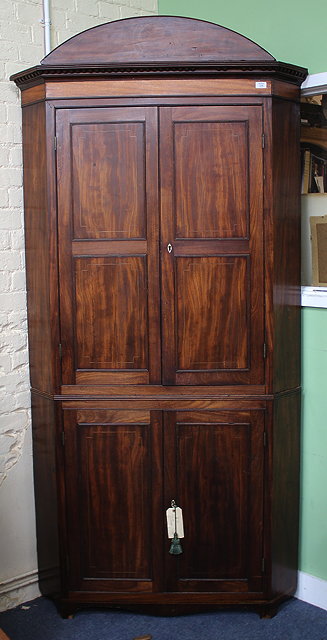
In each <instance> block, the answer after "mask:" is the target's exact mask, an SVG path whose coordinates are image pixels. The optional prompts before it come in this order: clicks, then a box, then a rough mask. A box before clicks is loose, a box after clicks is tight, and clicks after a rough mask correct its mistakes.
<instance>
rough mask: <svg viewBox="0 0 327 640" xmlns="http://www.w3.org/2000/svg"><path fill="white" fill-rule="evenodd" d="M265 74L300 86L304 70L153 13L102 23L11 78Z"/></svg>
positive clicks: (214, 29) (228, 34)
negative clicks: (35, 65)
mask: <svg viewBox="0 0 327 640" xmlns="http://www.w3.org/2000/svg"><path fill="white" fill-rule="evenodd" d="M92 71H93V72H95V71H97V74H98V75H99V74H101V75H102V76H106V75H116V76H117V75H119V74H124V75H127V74H137V75H149V74H169V75H176V74H178V75H180V74H199V73H202V74H208V73H210V74H211V75H213V76H214V77H217V76H219V75H226V74H228V73H229V74H230V73H234V74H235V73H242V75H244V74H247V75H248V74H253V73H258V72H261V73H263V72H265V73H266V74H269V75H273V76H275V77H276V76H277V77H280V78H284V79H287V80H288V81H290V82H293V83H297V84H300V83H301V82H302V81H303V79H304V77H305V75H306V70H305V69H302V68H300V67H296V66H294V65H290V64H284V63H281V62H277V61H276V59H275V58H274V57H273V56H272V55H270V53H268V52H267V51H265V49H263V48H262V47H260V46H259V45H258V44H256V43H255V42H253V41H252V40H249V39H248V38H246V37H245V36H242V35H240V34H239V33H236V32H235V31H232V30H230V29H227V28H225V27H222V26H219V25H217V24H214V23H211V22H206V21H203V20H197V19H194V18H183V17H172V16H149V17H137V18H127V19H125V20H118V21H114V22H108V23H106V24H102V25H99V26H96V27H93V28H91V29H88V30H87V31H83V32H82V33H79V34H77V35H76V36H74V37H72V38H70V39H69V40H67V41H66V42H64V43H63V44H61V45H59V46H58V47H57V48H56V49H54V50H53V51H51V52H50V53H49V54H48V55H47V56H46V57H45V58H44V59H43V60H42V62H41V65H40V66H37V67H34V68H32V69H28V70H27V71H25V72H22V73H18V74H15V75H13V76H12V79H13V80H14V81H15V82H16V83H17V84H18V85H20V84H26V83H30V82H31V81H33V80H34V79H35V78H37V77H38V76H44V77H51V76H53V75H56V76H58V75H60V74H64V75H65V76H66V77H67V75H70V76H81V75H84V76H85V75H86V74H90V73H92Z"/></svg>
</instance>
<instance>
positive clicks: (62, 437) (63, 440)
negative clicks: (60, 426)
mask: <svg viewBox="0 0 327 640" xmlns="http://www.w3.org/2000/svg"><path fill="white" fill-rule="evenodd" d="M61 444H62V446H63V447H64V446H65V432H64V431H62V432H61Z"/></svg>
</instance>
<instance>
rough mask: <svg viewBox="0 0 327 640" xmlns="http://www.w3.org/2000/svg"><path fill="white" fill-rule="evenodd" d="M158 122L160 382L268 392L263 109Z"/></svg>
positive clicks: (193, 111) (167, 115)
mask: <svg viewBox="0 0 327 640" xmlns="http://www.w3.org/2000/svg"><path fill="white" fill-rule="evenodd" d="M160 118H161V120H160V161H161V187H162V193H161V230H162V237H161V255H162V283H163V289H162V295H163V299H162V327H163V382H164V384H182V385H183V384H186V385H187V384H199V385H201V384H260V383H263V381H264V355H263V354H264V317H263V311H264V306H263V301H264V295H263V267H264V264H263V226H262V225H263V223H262V217H263V190H262V180H263V174H262V170H263V167H262V111H261V107H259V106H227V107H226V106H207V107H174V108H162V109H161V116H160Z"/></svg>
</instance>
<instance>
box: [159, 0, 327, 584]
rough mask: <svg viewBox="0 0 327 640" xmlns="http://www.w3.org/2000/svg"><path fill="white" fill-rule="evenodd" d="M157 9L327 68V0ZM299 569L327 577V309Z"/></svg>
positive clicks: (314, 375) (318, 328) (307, 351)
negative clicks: (235, 33)
mask: <svg viewBox="0 0 327 640" xmlns="http://www.w3.org/2000/svg"><path fill="white" fill-rule="evenodd" d="M158 9H159V14H161V15H182V16H189V17H192V18H200V19H202V20H210V21H212V22H216V23H218V24H221V25H223V26H225V27H228V28H229V29H234V31H238V32H240V33H242V34H243V35H245V36H247V37H248V38H251V39H252V40H254V41H255V42H257V43H258V44H260V45H261V46H262V47H264V48H265V49H267V50H268V51H269V52H270V53H271V54H272V55H273V56H274V57H275V58H277V59H278V60H282V61H284V62H289V63H292V64H298V65H300V66H303V67H307V68H308V69H309V72H310V73H320V72H323V71H327V31H326V24H327V0H315V2H314V4H310V2H308V0H274V2H271V1H269V2H268V1H267V0H246V1H244V0H234V2H229V3H228V2H225V0H224V1H223V0H201V2H199V1H198V0H197V1H195V0H178V2H176V0H159V2H158ZM302 443H303V444H302V478H301V486H302V501H301V531H300V569H301V570H302V571H305V572H306V573H309V574H311V575H314V576H317V577H319V578H323V579H325V580H327V521H326V520H327V518H326V513H327V508H326V507H327V498H326V495H327V310H325V309H324V310H322V309H304V310H303V426H302Z"/></svg>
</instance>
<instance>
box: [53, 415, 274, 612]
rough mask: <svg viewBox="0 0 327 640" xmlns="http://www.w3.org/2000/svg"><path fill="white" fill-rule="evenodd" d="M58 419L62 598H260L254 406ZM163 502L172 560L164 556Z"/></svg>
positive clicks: (261, 428) (259, 436)
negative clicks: (175, 514) (169, 516)
mask: <svg viewBox="0 0 327 640" xmlns="http://www.w3.org/2000/svg"><path fill="white" fill-rule="evenodd" d="M63 413H64V433H65V447H64V486H65V513H66V539H67V563H66V564H67V566H66V572H67V580H66V584H65V589H64V591H65V593H66V597H68V599H69V597H72V599H75V600H76V601H77V600H78V598H79V597H80V601H81V602H83V601H89V602H96V601H98V602H108V603H110V602H116V603H117V602H118V603H119V602H121V603H126V602H131V603H133V602H134V603H137V602H143V603H151V602H160V598H161V601H162V602H165V601H166V602H167V601H169V593H171V594H175V595H174V598H177V600H176V602H189V601H190V598H191V599H194V594H198V596H197V597H198V602H208V603H210V602H219V601H220V598H222V600H225V597H226V594H230V596H231V600H233V599H234V598H235V597H236V594H240V595H241V596H242V597H243V599H244V601H246V600H247V599H248V598H250V599H252V598H255V597H258V598H259V596H260V594H261V597H262V593H263V590H264V584H263V576H264V563H263V558H264V504H265V491H264V477H265V435H264V434H265V411H264V410H243V409H242V410H183V411H156V410H154V411H149V410H130V409H127V410H125V409H119V410H117V409H102V408H101V409H87V408H83V409H65V410H64V412H63ZM172 500H174V501H175V502H176V504H177V505H178V506H180V507H181V508H182V513H183V520H184V534H185V535H184V537H183V538H182V539H181V540H180V542H181V548H182V553H180V554H179V555H172V554H170V553H169V551H170V545H171V540H170V539H169V538H168V534H167V520H166V509H167V508H169V507H170V506H171V502H172ZM78 593H79V594H80V596H78V595H77V594H78ZM69 594H70V595H69ZM73 594H75V596H74V595H73ZM105 594H106V596H105ZM160 594H162V595H160ZM183 594H184V595H183ZM215 594H216V595H215ZM232 594H234V596H233V595H232ZM104 596H105V597H104ZM159 596H160V597H159ZM217 598H218V599H217Z"/></svg>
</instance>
